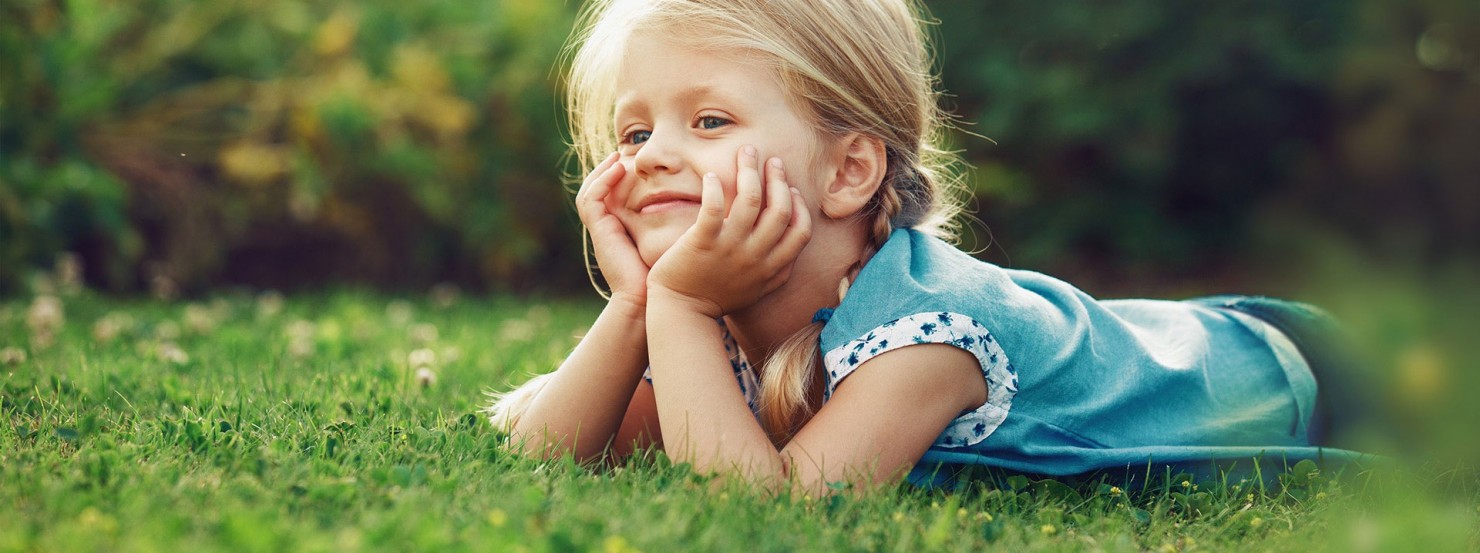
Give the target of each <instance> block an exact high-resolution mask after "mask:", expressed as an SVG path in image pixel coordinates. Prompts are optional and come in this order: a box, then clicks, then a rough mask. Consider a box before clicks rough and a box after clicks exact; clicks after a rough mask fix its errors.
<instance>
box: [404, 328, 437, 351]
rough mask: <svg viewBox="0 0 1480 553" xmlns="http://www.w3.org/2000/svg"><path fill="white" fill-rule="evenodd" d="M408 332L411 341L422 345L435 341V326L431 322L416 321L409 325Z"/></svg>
mask: <svg viewBox="0 0 1480 553" xmlns="http://www.w3.org/2000/svg"><path fill="white" fill-rule="evenodd" d="M409 334H410V336H411V341H412V342H414V343H416V344H417V345H423V346H424V345H427V344H430V343H432V342H435V341H437V326H436V325H434V324H432V323H417V324H414V325H411V330H410V331H409Z"/></svg>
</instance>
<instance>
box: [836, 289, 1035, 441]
mask: <svg viewBox="0 0 1480 553" xmlns="http://www.w3.org/2000/svg"><path fill="white" fill-rule="evenodd" d="M916 344H945V345H951V346H956V347H958V348H961V349H963V350H966V351H967V352H968V353H970V354H971V355H972V356H974V357H976V360H977V362H978V364H980V365H981V369H982V376H983V377H984V378H985V379H986V382H987V402H986V403H984V404H982V406H981V407H978V408H976V409H974V410H970V411H966V412H963V413H961V415H960V416H958V417H956V419H955V420H953V421H951V424H950V425H949V426H947V427H946V429H945V431H943V432H941V434H940V436H939V437H938V438H936V441H935V446H937V447H947V448H958V447H966V446H970V445H975V444H976V443H978V442H981V441H982V440H984V439H986V438H987V436H989V435H991V434H992V432H993V431H995V430H996V429H997V427H998V426H1001V425H1002V421H1004V420H1006V418H1007V412H1008V411H1009V410H1011V409H1012V398H1013V396H1015V395H1017V385H1018V379H1017V370H1016V369H1015V368H1013V366H1012V363H1011V362H1010V361H1008V359H1007V354H1006V353H1004V352H1003V351H1002V346H1001V345H999V344H998V343H997V340H996V339H995V338H993V337H992V333H991V332H990V331H988V330H987V328H986V327H985V326H982V324H981V323H979V322H977V321H976V320H975V319H972V318H971V317H968V316H966V315H962V314H960V313H949V312H927V313H915V314H913V315H910V316H907V317H902V318H899V319H895V320H893V321H890V322H887V323H884V324H882V325H879V326H878V327H875V328H874V329H873V330H871V331H869V332H868V333H867V334H864V335H863V336H861V337H859V338H857V339H854V340H852V341H850V342H847V343H845V344H843V345H841V346H838V347H837V348H834V349H833V350H831V351H828V352H827V353H826V354H825V355H824V356H823V364H824V365H825V366H826V369H827V381H826V385H825V386H824V388H823V400H824V401H826V400H828V399H831V398H832V394H833V390H835V389H836V388H837V386H838V383H839V382H841V381H842V380H843V379H844V378H847V377H848V375H850V374H852V373H853V371H854V370H857V369H858V366H859V365H862V364H863V363H864V362H866V361H868V360H869V359H872V358H874V357H875V356H877V355H879V354H882V353H884V352H887V351H893V350H896V349H899V348H902V347H906V346H913V345H916Z"/></svg>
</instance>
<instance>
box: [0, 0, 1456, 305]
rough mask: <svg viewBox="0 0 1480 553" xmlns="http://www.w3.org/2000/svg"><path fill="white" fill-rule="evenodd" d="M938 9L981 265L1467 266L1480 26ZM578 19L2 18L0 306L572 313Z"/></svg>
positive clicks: (168, 14)
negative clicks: (304, 297) (218, 305)
mask: <svg viewBox="0 0 1480 553" xmlns="http://www.w3.org/2000/svg"><path fill="white" fill-rule="evenodd" d="M927 5H928V6H929V8H930V10H931V11H932V12H933V16H934V17H935V18H937V19H939V20H940V24H939V25H936V26H935V32H936V34H937V35H938V41H939V48H938V51H939V58H940V65H941V70H942V74H943V87H944V89H945V90H946V91H947V93H948V94H949V96H948V97H947V99H946V102H947V107H948V108H949V109H950V110H951V111H953V112H954V113H955V114H956V115H957V116H958V117H959V123H960V127H961V132H957V133H955V134H953V143H954V147H956V148H958V149H960V150H961V151H962V152H963V156H964V157H965V158H966V160H967V161H968V163H969V164H970V165H972V166H974V168H975V169H974V171H972V172H971V173H970V175H969V180H970V184H971V188H972V190H973V192H974V195H975V200H974V201H975V207H976V218H977V220H976V221H974V222H972V223H971V224H969V225H968V232H967V233H966V236H965V237H964V242H965V247H968V248H970V249H973V250H977V251H979V252H980V255H981V256H982V257H983V258H986V259H988V260H991V261H993V262H996V263H999V264H1004V265H1012V266H1016V267H1023V268H1031V269H1037V270H1043V271H1046V272H1049V273H1051V274H1056V275H1059V276H1061V277H1064V278H1066V279H1067V280H1070V281H1072V282H1076V283H1080V284H1081V285H1083V286H1085V287H1086V288H1087V289H1089V290H1090V291H1091V292H1093V293H1097V294H1103V295H1123V294H1148V293H1162V294H1166V293H1202V292H1211V291H1220V290H1226V291H1243V292H1276V293H1277V292H1282V291H1286V290H1291V289H1295V288H1297V287H1301V286H1304V287H1309V286H1311V282H1310V280H1309V279H1308V278H1306V276H1308V275H1310V274H1314V273H1312V272H1313V271H1314V272H1315V273H1319V274H1323V275H1328V276H1341V275H1343V274H1345V273H1346V272H1347V271H1349V270H1351V269H1352V268H1353V267H1362V266H1370V265H1383V266H1400V267H1402V268H1403V271H1406V273H1405V274H1410V275H1417V276H1416V277H1414V278H1419V279H1422V278H1427V277H1426V276H1425V275H1428V274H1430V273H1439V272H1444V273H1445V274H1451V273H1453V274H1460V275H1464V278H1468V277H1469V276H1473V275H1475V274H1476V271H1475V270H1474V267H1475V259H1474V256H1473V252H1475V251H1476V250H1477V248H1476V245H1477V244H1476V241H1477V237H1480V217H1477V211H1480V210H1477V207H1480V198H1477V195H1480V186H1477V184H1480V183H1477V175H1480V156H1477V155H1475V154H1474V151H1475V150H1476V146H1477V145H1480V3H1476V2H1474V1H1471V0H1416V1H1400V0H1309V1H1303V2H1288V1H1284V0H1238V1H1228V2H1213V3H1206V2H1194V3H1185V2H1184V3H1168V2H1156V1H1152V0H1122V1H1119V2H1086V1H1074V2H1059V3H1046V4H1045V3H1041V2H1028V1H1025V0H992V1H966V0H939V1H933V2H927ZM577 8H578V4H577V3H575V2H563V3H562V2H550V1H547V0H483V1H478V2H402V1H393V0H361V1H357V2H344V1H334V2H308V3H305V2H296V1H288V0H261V1H258V2H250V3H244V2H230V1H227V2H199V1H194V0H126V1H113V0H6V1H5V2H4V3H3V5H0V290H8V291H10V292H16V291H19V290H22V289H24V287H25V285H26V280H27V278H28V276H29V275H31V274H32V273H33V272H34V271H38V270H43V269H49V268H51V267H52V266H53V264H54V263H55V262H56V260H57V259H58V257H59V255H61V254H63V253H64V252H71V253H72V254H75V256H76V257H73V258H70V259H79V258H80V260H81V261H82V263H81V266H82V267H83V270H84V275H83V276H84V277H85V280H86V282H87V284H88V285H89V286H90V287H93V288H96V289H101V290H106V291H114V292H135V291H143V290H149V289H154V290H155V291H157V292H164V293H168V292H170V291H183V292H186V293H190V292H197V291H203V290H210V289H216V288H219V287H222V286H238V285H245V286H249V287H255V288H277V289H300V288H314V287H322V286H324V285H329V284H339V283H354V284H367V285H371V286H375V287H379V288H384V289H425V286H427V285H429V284H431V283H435V282H455V283H458V284H460V285H462V286H464V287H466V288H470V289H474V290H489V291H521V292H522V291H533V290H539V291H552V292H572V291H575V292H581V291H584V290H585V289H586V287H587V286H588V284H587V283H586V279H585V274H584V271H583V270H582V265H583V263H584V260H583V259H582V256H581V253H580V239H579V225H578V221H577V219H576V218H575V216H574V214H573V211H572V210H571V209H570V207H569V206H568V203H569V200H570V190H571V189H570V187H569V185H568V182H567V179H566V177H568V176H569V174H570V173H571V169H572V167H571V166H570V164H569V159H568V158H566V157H565V153H566V148H565V146H564V137H565V134H566V133H565V131H564V128H563V125H564V122H563V115H562V114H561V112H560V107H559V105H560V104H559V98H558V85H559V81H560V68H559V67H557V60H558V58H559V52H560V46H561V44H562V43H563V42H564V40H565V38H566V35H567V34H568V32H569V29H570V25H571V21H572V19H573V16H574V12H575V11H576V9H577ZM983 137H989V138H990V140H988V139H986V138H983ZM1332 259H1356V260H1358V261H1357V262H1350V261H1331V260H1332ZM1456 267H1459V268H1458V269H1456ZM1455 271H1458V272H1457V273H1455ZM0 293H4V292H0Z"/></svg>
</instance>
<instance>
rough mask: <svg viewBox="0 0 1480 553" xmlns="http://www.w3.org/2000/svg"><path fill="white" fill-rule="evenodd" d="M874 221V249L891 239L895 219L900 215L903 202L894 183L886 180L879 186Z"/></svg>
mask: <svg viewBox="0 0 1480 553" xmlns="http://www.w3.org/2000/svg"><path fill="white" fill-rule="evenodd" d="M874 198H875V200H874V221H873V227H872V232H873V234H872V236H871V237H870V238H872V239H873V243H872V244H870V246H872V249H873V250H878V249H879V248H881V247H883V246H884V242H886V241H888V240H889V235H890V234H892V233H893V232H894V219H895V217H897V216H898V215H899V211H900V208H901V207H903V205H904V204H903V203H902V202H900V200H899V191H898V190H895V186H894V183H892V182H889V181H888V180H886V181H885V182H884V184H883V185H881V186H879V191H878V192H877V193H876V194H875V195H874Z"/></svg>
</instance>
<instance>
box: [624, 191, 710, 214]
mask: <svg viewBox="0 0 1480 553" xmlns="http://www.w3.org/2000/svg"><path fill="white" fill-rule="evenodd" d="M698 205H699V197H698V196H695V195H692V194H680V193H677V192H658V193H656V194H652V195H649V196H648V197H646V198H643V199H642V201H641V202H638V204H637V212H638V213H643V214H647V213H657V212H660V211H667V210H669V209H677V208H680V207H686V206H694V207H698Z"/></svg>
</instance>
